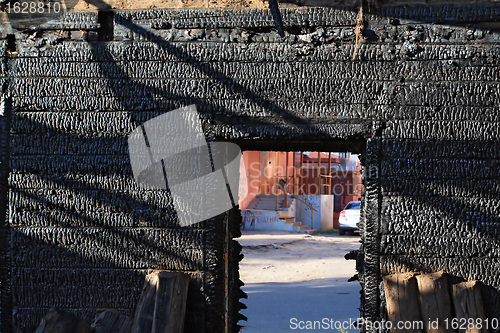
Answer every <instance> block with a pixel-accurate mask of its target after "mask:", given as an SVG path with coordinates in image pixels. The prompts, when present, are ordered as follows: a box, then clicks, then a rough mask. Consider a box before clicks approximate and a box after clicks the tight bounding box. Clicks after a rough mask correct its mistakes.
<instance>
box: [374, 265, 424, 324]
mask: <svg viewBox="0 0 500 333" xmlns="http://www.w3.org/2000/svg"><path fill="white" fill-rule="evenodd" d="M383 281H384V291H385V301H386V304H387V315H388V318H389V321H390V322H391V323H392V326H391V333H400V332H401V333H403V332H410V333H412V332H413V333H417V332H418V333H423V332H424V331H425V330H424V327H423V321H422V317H421V316H420V305H419V302H418V287H417V279H416V278H415V274H413V273H398V274H392V275H387V276H384V278H383ZM398 323H411V326H398Z"/></svg>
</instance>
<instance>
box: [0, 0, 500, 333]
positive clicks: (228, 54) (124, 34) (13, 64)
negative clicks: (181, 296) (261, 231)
mask: <svg viewBox="0 0 500 333" xmlns="http://www.w3.org/2000/svg"><path fill="white" fill-rule="evenodd" d="M357 14H358V9H357V8H352V9H345V8H342V9H341V8H339V9H334V8H330V9H325V8H309V9H288V10H284V11H283V19H284V24H285V27H286V30H287V34H286V36H285V37H284V38H281V37H279V36H278V35H277V34H276V33H275V32H274V27H273V21H272V18H271V16H270V14H269V12H268V11H266V10H260V9H259V10H229V11H224V12H223V11H210V10H208V11H207V10H180V11H168V10H145V11H134V12H126V11H117V12H115V13H109V12H101V13H99V14H90V13H86V14H72V15H69V16H68V17H66V18H64V19H62V20H61V22H60V23H54V22H52V23H47V24H45V25H44V26H43V29H38V30H36V31H32V30H24V31H13V32H11V34H12V35H9V36H7V35H6V33H4V34H3V37H4V40H3V42H2V48H1V50H0V51H1V52H2V54H3V58H2V59H3V60H2V67H1V75H2V76H1V80H2V82H3V84H2V94H3V97H2V101H3V103H2V111H3V112H2V115H1V120H0V129H1V131H2V132H1V138H0V149H1V156H0V161H1V170H0V188H1V189H2V191H1V195H2V197H1V199H0V209H2V210H3V212H5V214H4V216H6V219H5V222H4V223H3V226H2V230H1V231H2V232H1V235H0V236H1V238H2V240H1V241H2V242H1V247H0V250H1V251H2V256H1V265H2V274H1V325H2V329H1V331H2V332H10V331H16V332H25V331H29V330H32V329H33V328H34V327H35V326H36V324H37V323H38V321H39V320H40V318H41V316H42V315H43V314H44V313H45V312H46V311H47V310H48V308H49V307H51V306H57V307H59V308H63V309H68V310H70V311H73V312H75V313H77V314H80V315H82V316H83V317H87V318H90V317H91V316H92V315H93V314H94V313H95V311H96V309H98V308H113V309H117V310H119V311H122V312H124V313H129V314H130V313H131V311H132V309H133V308H134V306H135V302H136V301H137V299H138V297H139V294H140V291H141V286H142V282H143V278H144V275H145V274H146V273H147V271H148V269H155V268H162V269H175V270H182V271H186V272H188V273H190V274H191V276H192V277H193V279H192V283H191V291H190V295H189V302H188V304H189V309H188V313H187V317H188V320H187V331H189V332H222V331H223V327H224V326H225V325H226V324H225V317H224V316H225V310H224V309H225V297H226V295H225V274H224V269H225V268H224V267H225V259H224V258H225V256H224V254H225V242H227V238H226V233H225V230H226V229H225V223H226V222H225V221H226V216H219V217H217V218H214V219H212V220H209V221H206V222H203V223H201V224H199V225H196V226H194V227H192V228H180V227H179V226H178V224H177V222H176V216H175V212H174V210H173V206H172V202H171V198H170V197H169V196H168V195H165V194H164V193H159V192H155V191H145V190H141V189H139V188H138V187H137V185H136V184H135V182H134V180H133V177H132V171H131V167H130V162H129V158H128V148H127V140H126V138H127V135H128V134H129V133H130V132H131V131H132V130H133V129H134V128H135V127H137V126H138V125H140V124H141V123H143V122H144V121H146V120H149V119H152V118H154V117H155V116H157V115H160V114H162V113H164V112H168V111H169V110H172V109H175V108H178V107H181V106H184V105H188V104H193V103H194V104H196V105H197V107H198V110H199V111H200V113H201V116H202V119H203V124H204V129H205V132H206V134H207V136H208V137H209V138H210V139H214V140H229V141H233V142H237V143H239V144H240V145H241V146H242V147H243V148H244V149H267V148H268V147H273V148H275V149H285V148H291V149H297V148H300V149H314V150H318V147H321V149H324V150H326V149H330V150H351V151H355V152H362V153H363V163H364V167H365V180H364V181H365V186H366V192H365V200H364V215H363V221H362V226H361V230H362V240H363V244H362V247H361V252H360V256H359V258H358V269H359V271H360V274H359V276H360V281H361V284H362V286H363V293H362V307H361V310H362V313H363V315H364V316H365V317H366V318H369V319H378V318H381V317H383V313H384V303H383V301H382V299H383V297H382V296H383V295H382V293H383V291H382V288H381V275H382V274H385V273H388V272H394V271H400V270H417V271H434V270H440V269H444V270H445V271H447V272H448V273H450V274H451V275H452V276H455V277H456V278H457V279H458V278H465V279H467V278H473V279H479V280H481V281H483V282H484V288H483V291H484V292H485V293H487V294H485V297H483V299H485V300H487V301H488V306H487V307H486V308H487V309H488V311H489V313H488V315H489V316H490V317H493V316H497V313H498V311H499V310H500V298H499V297H498V295H499V294H498V291H499V290H500V280H499V279H498V276H500V275H499V273H500V259H499V254H500V253H499V251H500V247H499V245H498V243H499V233H500V228H499V226H498V223H499V222H500V205H499V195H500V185H499V180H498V179H499V176H500V174H499V172H500V171H499V170H500V168H499V164H500V159H499V157H500V142H499V140H498V138H499V127H498V124H499V122H500V112H499V107H498V103H499V101H500V90H499V89H498V88H499V84H498V78H499V75H500V74H499V67H498V66H499V62H500V60H499V59H500V57H499V55H500V51H499V48H498V47H499V41H500V39H499V35H498V33H497V32H496V31H495V30H494V29H495V28H496V27H495V25H491V24H490V22H492V21H497V20H498V19H499V18H500V5H497V4H484V5H481V4H475V5H470V6H469V5H459V6H458V5H457V6H453V5H436V6H424V5H421V6H414V7H411V6H410V7H383V8H380V9H369V8H367V9H366V10H365V14H364V18H363V20H364V27H363V36H362V43H361V45H360V47H359V49H358V50H357V57H356V59H355V60H352V55H353V52H354V50H355V40H356V36H355V24H356V18H357ZM14 41H15V43H14ZM230 220H231V221H232V222H230V229H231V231H230V234H231V236H237V235H238V232H239V231H238V230H239V229H238V218H237V217H234V216H233V217H232V218H230ZM229 248H230V256H229V271H230V273H231V274H230V275H229V285H230V293H229V312H230V314H229V318H230V319H229V326H230V328H231V330H236V328H237V326H236V322H237V320H238V311H239V303H238V301H239V297H240V296H241V292H240V289H239V287H240V285H239V280H238V275H237V263H238V261H239V259H240V257H239V246H238V245H237V244H236V243H235V242H232V241H231V242H230V246H229Z"/></svg>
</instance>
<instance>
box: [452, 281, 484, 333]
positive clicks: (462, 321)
mask: <svg viewBox="0 0 500 333" xmlns="http://www.w3.org/2000/svg"><path fill="white" fill-rule="evenodd" d="M452 299H453V307H454V308H455V318H456V319H457V324H458V327H459V329H458V331H459V332H460V333H486V332H488V330H487V329H486V325H485V323H486V321H485V319H486V315H485V314H484V307H483V299H482V297H481V290H480V287H479V284H478V282H477V281H468V282H463V283H459V284H455V285H453V286H452Z"/></svg>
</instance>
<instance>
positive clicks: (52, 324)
mask: <svg viewBox="0 0 500 333" xmlns="http://www.w3.org/2000/svg"><path fill="white" fill-rule="evenodd" d="M68 332H71V333H91V332H92V328H91V327H90V325H89V324H88V323H87V322H86V321H84V320H82V319H79V318H77V317H76V316H75V315H73V314H72V313H69V312H65V311H61V310H57V309H53V310H51V311H50V312H49V313H48V314H47V315H46V316H45V317H43V319H42V322H41V323H40V326H38V328H37V330H36V333H68Z"/></svg>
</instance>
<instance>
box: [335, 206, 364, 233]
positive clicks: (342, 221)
mask: <svg viewBox="0 0 500 333" xmlns="http://www.w3.org/2000/svg"><path fill="white" fill-rule="evenodd" d="M360 208H361V201H351V202H349V203H348V204H347V205H346V206H345V208H344V210H342V211H341V212H340V216H339V235H345V233H346V231H349V232H354V231H359V229H358V222H359V217H360Z"/></svg>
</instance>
